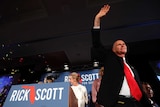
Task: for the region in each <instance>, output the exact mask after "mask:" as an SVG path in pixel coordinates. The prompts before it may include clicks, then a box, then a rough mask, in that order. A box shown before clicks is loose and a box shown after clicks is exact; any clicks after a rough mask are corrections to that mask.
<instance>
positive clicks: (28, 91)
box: [3, 82, 70, 107]
mask: <svg viewBox="0 0 160 107" xmlns="http://www.w3.org/2000/svg"><path fill="white" fill-rule="evenodd" d="M69 87H70V84H69V83H67V82H55V83H47V84H25V85H24V84H23V85H13V86H12V87H11V89H10V91H9V94H8V96H7V98H6V100H5V103H4V106H3V107H51V106H54V107H68V106H69Z"/></svg>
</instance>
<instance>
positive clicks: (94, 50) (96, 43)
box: [91, 29, 106, 63]
mask: <svg viewBox="0 0 160 107" xmlns="http://www.w3.org/2000/svg"><path fill="white" fill-rule="evenodd" d="M91 33H92V47H91V59H92V61H95V60H96V61H99V62H101V63H104V59H105V58H104V57H105V55H106V49H105V47H104V46H103V44H102V43H101V40H100V29H92V30H91Z"/></svg>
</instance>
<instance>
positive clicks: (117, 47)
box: [112, 40, 127, 55]
mask: <svg viewBox="0 0 160 107" xmlns="http://www.w3.org/2000/svg"><path fill="white" fill-rule="evenodd" d="M112 50H113V52H115V53H116V54H118V55H121V54H126V53H127V46H126V44H125V42H124V41H122V40H117V41H116V42H114V44H113V48H112Z"/></svg>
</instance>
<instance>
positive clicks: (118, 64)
mask: <svg viewBox="0 0 160 107" xmlns="http://www.w3.org/2000/svg"><path fill="white" fill-rule="evenodd" d="M92 45H93V47H92V48H91V57H92V59H94V60H98V61H100V62H101V63H103V64H104V68H105V71H104V75H103V78H102V81H101V85H100V89H99V92H98V95H97V102H98V103H100V104H102V105H104V106H105V107H113V106H114V104H116V102H117V100H118V96H119V92H120V89H121V87H122V83H123V78H124V70H123V59H122V58H121V57H118V56H117V55H116V54H115V53H113V52H112V51H111V49H110V50H106V48H104V47H103V45H102V44H101V41H100V29H92ZM132 70H133V73H134V74H135V78H136V80H137V82H138V83H139V85H140V81H139V78H138V75H137V73H136V71H135V69H133V67H132ZM140 88H141V86H140ZM141 90H142V88H141ZM141 102H142V104H143V105H144V107H152V106H151V105H150V103H149V101H148V99H147V98H146V96H145V94H144V93H143V97H142V99H141Z"/></svg>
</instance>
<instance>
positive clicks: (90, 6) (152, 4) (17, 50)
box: [0, 0, 160, 83]
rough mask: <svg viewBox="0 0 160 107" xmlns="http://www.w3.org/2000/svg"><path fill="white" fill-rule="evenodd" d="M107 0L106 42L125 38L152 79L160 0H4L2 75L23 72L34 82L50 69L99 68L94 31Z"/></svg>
mask: <svg viewBox="0 0 160 107" xmlns="http://www.w3.org/2000/svg"><path fill="white" fill-rule="evenodd" d="M106 3H109V4H110V6H111V9H110V12H109V14H107V16H106V17H104V18H103V19H102V24H101V26H102V42H103V43H104V45H105V46H106V47H109V46H111V45H112V43H113V41H114V40H116V39H119V38H120V39H124V40H125V41H126V42H127V43H128V46H129V52H128V58H129V61H130V63H131V64H132V65H133V66H134V67H135V68H136V69H137V70H138V71H139V74H140V76H141V78H142V80H147V81H150V82H152V81H151V80H152V79H151V77H152V78H154V79H155V78H156V77H155V70H154V69H153V67H152V66H151V64H150V62H154V61H159V60H160V57H159V55H160V48H159V47H160V29H159V28H160V14H159V13H160V6H159V4H160V1H159V0H76V1H75V0H58V1H55V0H0V44H1V48H0V70H1V71H0V74H1V75H3V74H8V73H11V72H18V73H20V74H21V79H20V80H19V81H21V82H26V83H32V82H35V81H36V80H39V78H40V76H41V75H42V74H43V73H45V72H47V71H46V67H50V68H51V71H56V72H63V71H64V70H63V65H64V64H68V65H69V66H70V70H85V69H93V67H92V63H93V62H92V59H91V56H90V55H91V53H90V48H91V32H90V31H91V28H92V27H93V20H94V16H95V14H96V13H97V12H98V11H99V9H100V8H101V7H102V6H103V5H104V4H106ZM154 66H155V67H156V66H157V63H155V64H154ZM151 74H152V75H154V76H151ZM156 74H160V73H159V72H157V71H156Z"/></svg>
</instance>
